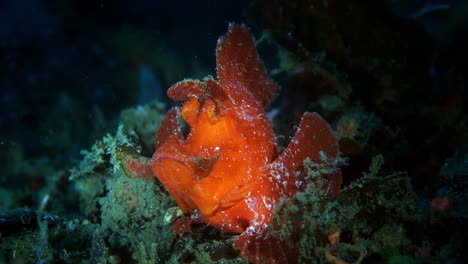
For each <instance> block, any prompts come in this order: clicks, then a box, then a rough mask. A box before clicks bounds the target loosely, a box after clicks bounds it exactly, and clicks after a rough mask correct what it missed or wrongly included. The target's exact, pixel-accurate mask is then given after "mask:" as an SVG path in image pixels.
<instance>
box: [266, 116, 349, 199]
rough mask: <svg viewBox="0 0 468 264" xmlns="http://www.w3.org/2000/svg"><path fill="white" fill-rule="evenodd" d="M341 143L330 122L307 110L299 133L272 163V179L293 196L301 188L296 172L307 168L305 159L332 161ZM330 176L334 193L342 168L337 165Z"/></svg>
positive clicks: (283, 192) (321, 162)
mask: <svg viewBox="0 0 468 264" xmlns="http://www.w3.org/2000/svg"><path fill="white" fill-rule="evenodd" d="M338 151H339V150H338V143H337V141H336V138H335V135H334V134H333V131H332V130H331V128H330V126H329V125H328V123H327V122H326V121H325V120H324V119H323V118H322V117H320V116H319V115H318V114H317V113H310V112H306V113H305V114H304V115H303V116H302V119H301V122H300V123H299V127H298V128H297V131H296V134H294V137H293V138H292V140H291V142H290V143H289V145H288V147H287V148H286V149H285V150H284V151H283V153H281V155H280V157H279V158H278V159H277V160H275V161H274V162H273V163H272V164H271V179H272V180H273V181H274V182H275V185H276V188H277V189H279V190H280V192H281V193H282V195H285V196H287V197H292V196H293V195H294V194H295V193H296V191H297V184H296V180H297V178H296V174H297V173H298V172H300V171H301V170H303V167H304V160H305V159H306V158H309V159H311V160H312V161H313V162H314V163H317V164H323V163H330V164H332V163H333V162H334V161H335V160H336V158H337V157H338ZM325 177H326V178H328V179H329V180H330V183H329V185H330V186H329V189H330V192H329V193H330V194H337V192H338V189H339V187H340V185H341V171H340V169H339V168H337V169H336V173H334V174H333V175H326V176H325Z"/></svg>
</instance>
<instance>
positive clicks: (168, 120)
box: [156, 108, 184, 149]
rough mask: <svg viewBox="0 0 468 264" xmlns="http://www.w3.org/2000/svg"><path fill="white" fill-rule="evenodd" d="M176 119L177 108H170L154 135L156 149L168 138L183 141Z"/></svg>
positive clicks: (177, 114)
mask: <svg viewBox="0 0 468 264" xmlns="http://www.w3.org/2000/svg"><path fill="white" fill-rule="evenodd" d="M178 117H179V109H178V108H172V109H171V110H169V112H167V114H166V115H165V116H164V117H163V120H162V121H161V125H160V126H159V130H158V132H157V133H156V137H157V142H156V149H158V148H159V147H161V146H162V145H163V144H164V143H165V142H166V141H167V140H168V139H169V138H170V137H175V138H177V139H178V140H179V141H182V140H184V136H183V135H182V131H180V125H179V120H178Z"/></svg>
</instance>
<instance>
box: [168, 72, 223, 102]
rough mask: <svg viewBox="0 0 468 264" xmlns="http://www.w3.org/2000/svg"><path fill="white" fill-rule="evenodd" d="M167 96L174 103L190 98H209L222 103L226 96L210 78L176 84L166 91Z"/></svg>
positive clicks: (219, 86)
mask: <svg viewBox="0 0 468 264" xmlns="http://www.w3.org/2000/svg"><path fill="white" fill-rule="evenodd" d="M167 95H168V96H169V97H170V98H171V99H173V100H175V101H186V100H188V99H189V98H190V97H196V98H202V97H205V96H207V97H210V98H211V99H213V100H218V101H223V100H225V99H227V95H226V94H225V92H224V91H223V88H222V87H221V85H219V83H218V82H217V81H215V80H213V78H211V77H207V78H205V79H203V81H199V80H192V79H187V80H183V81H181V82H178V83H176V84H174V85H173V86H171V87H170V88H169V89H168V90H167Z"/></svg>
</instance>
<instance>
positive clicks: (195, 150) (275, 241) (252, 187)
mask: <svg viewBox="0 0 468 264" xmlns="http://www.w3.org/2000/svg"><path fill="white" fill-rule="evenodd" d="M216 51H217V52H216V55H217V75H218V81H216V80H214V79H212V78H205V79H204V80H203V81H197V80H184V81H182V82H179V83H177V84H175V85H173V86H172V87H171V88H170V89H169V90H168V95H169V97H171V98H172V99H174V100H176V101H182V102H184V103H183V106H182V107H181V108H180V109H179V108H173V109H172V110H170V111H169V112H168V114H167V115H166V116H165V117H164V119H163V121H162V124H161V128H160V130H159V131H158V133H157V143H156V151H155V153H154V155H153V158H152V160H151V162H150V163H145V162H136V161H135V160H133V159H130V158H129V159H127V166H128V168H129V169H130V171H132V172H133V173H134V174H139V175H143V176H145V175H146V176H147V175H148V174H150V173H148V171H149V167H151V171H152V173H153V174H154V175H156V177H157V178H158V179H159V180H160V181H161V183H162V184H163V185H164V186H165V187H166V189H167V190H168V191H169V192H170V194H171V195H172V196H173V197H174V199H175V200H176V202H177V203H178V205H179V206H180V207H181V209H182V210H183V212H184V213H186V214H188V215H189V216H192V218H191V219H192V220H187V221H193V216H195V218H198V219H199V220H200V221H203V222H205V223H206V224H208V225H211V226H213V227H215V228H217V229H220V230H222V231H224V232H229V233H242V234H241V235H240V236H239V237H238V238H237V239H236V241H235V243H234V247H235V248H237V249H238V250H240V251H241V254H242V256H243V257H244V258H246V259H248V260H249V261H252V262H255V263H285V262H288V263H291V262H294V258H296V250H295V246H294V243H290V242H285V241H281V240H280V239H279V238H278V237H275V236H267V233H268V224H269V223H270V220H271V217H272V216H273V214H274V209H275V205H276V204H277V203H278V202H279V200H280V198H281V197H292V196H293V195H294V194H295V193H296V192H297V190H298V188H299V186H300V185H303V184H305V183H304V182H302V180H301V179H299V178H297V177H296V175H297V174H298V173H300V172H301V171H303V161H304V159H305V158H310V159H311V160H313V161H314V162H316V163H322V162H332V161H334V160H335V159H336V158H337V155H338V146H337V143H336V139H335V137H334V135H333V133H332V131H331V129H330V127H329V126H328V125H327V123H326V122H325V121H324V120H323V119H322V118H321V117H320V116H319V115H317V114H315V113H305V114H304V116H303V118H302V120H301V123H300V124H299V126H298V129H297V132H296V134H295V136H294V137H293V139H292V140H291V143H290V144H289V145H288V147H287V148H286V150H285V151H284V152H283V153H282V154H281V155H280V156H279V157H278V153H277V149H276V144H275V138H274V134H273V131H272V128H271V126H270V124H269V121H268V118H267V116H266V113H265V108H266V107H268V105H269V103H270V101H271V100H272V99H273V98H274V96H275V95H276V93H277V91H278V86H277V85H276V84H275V83H274V82H273V80H272V79H271V78H270V77H269V76H268V75H267V74H266V72H265V69H264V67H263V64H262V63H261V61H260V60H259V59H258V55H257V52H256V50H255V45H254V41H253V38H252V36H251V35H250V33H249V31H248V30H247V29H246V28H245V27H243V26H239V25H235V24H232V25H230V27H229V31H228V33H227V35H226V36H224V37H222V38H221V39H220V40H219V41H218V46H217V50H216ZM179 116H181V117H182V119H183V120H184V121H185V122H186V123H187V125H188V127H189V133H188V135H187V136H186V137H184V136H183V135H182V132H181V130H180V125H179V122H178V117H179ZM319 153H321V154H319ZM323 157H326V160H324V158H323ZM325 177H327V178H328V179H329V182H330V184H329V186H328V187H329V190H328V191H329V193H330V194H337V193H338V189H339V186H340V184H341V172H340V170H339V168H337V169H336V172H335V173H333V174H332V175H326V176H325ZM187 223H188V224H187ZM189 225H190V222H186V223H179V224H177V225H176V226H175V230H176V231H179V232H184V231H187V230H189Z"/></svg>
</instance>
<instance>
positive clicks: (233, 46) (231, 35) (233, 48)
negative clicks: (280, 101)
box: [216, 24, 279, 108]
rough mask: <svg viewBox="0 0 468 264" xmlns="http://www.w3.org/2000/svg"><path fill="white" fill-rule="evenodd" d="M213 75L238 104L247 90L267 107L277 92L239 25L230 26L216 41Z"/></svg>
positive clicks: (249, 37) (247, 31)
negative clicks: (216, 76)
mask: <svg viewBox="0 0 468 264" xmlns="http://www.w3.org/2000/svg"><path fill="white" fill-rule="evenodd" d="M216 72H217V74H218V80H219V82H220V83H221V86H222V87H224V88H225V89H226V93H227V94H228V95H229V97H230V98H231V99H232V100H234V101H236V102H237V103H240V102H242V100H243V99H245V90H247V91H249V92H250V93H251V94H252V95H253V96H254V97H255V99H256V100H257V101H259V102H260V103H261V105H262V106H263V107H264V108H266V107H268V105H269V104H270V102H271V101H272V100H273V98H274V97H275V96H276V93H277V91H278V90H279V87H278V85H277V84H276V83H275V82H274V81H273V80H272V79H271V78H270V77H269V76H268V74H267V73H266V71H265V67H264V66H263V63H262V62H261V61H260V59H259V58H258V54H257V50H256V49H255V43H254V40H253V37H252V35H251V34H250V32H249V30H248V29H247V28H245V27H244V26H241V25H236V24H231V25H229V31H228V33H227V34H226V35H225V36H223V37H221V38H220V39H219V40H218V45H217V47H216Z"/></svg>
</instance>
